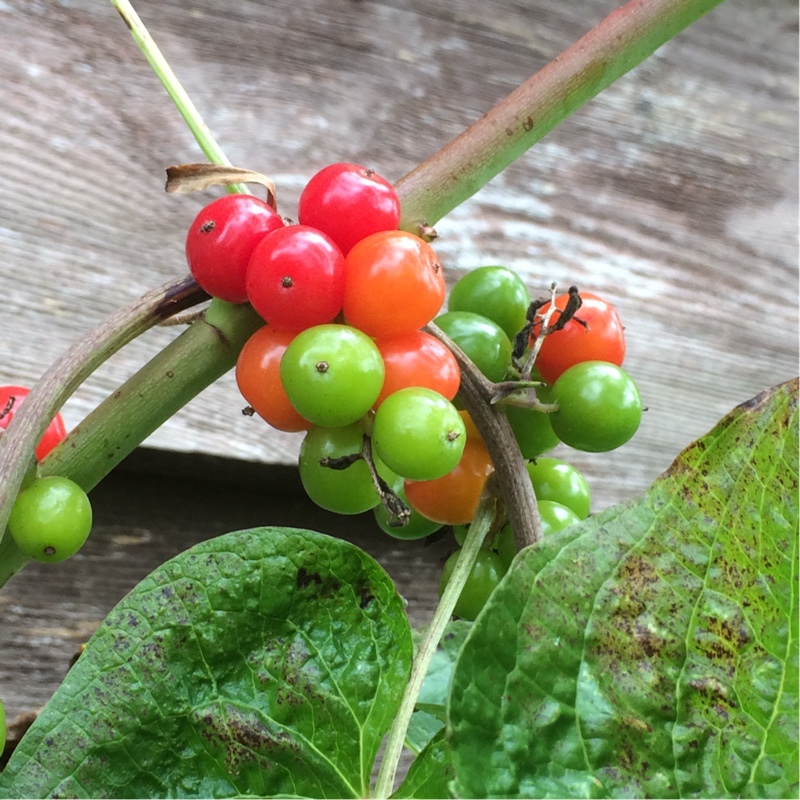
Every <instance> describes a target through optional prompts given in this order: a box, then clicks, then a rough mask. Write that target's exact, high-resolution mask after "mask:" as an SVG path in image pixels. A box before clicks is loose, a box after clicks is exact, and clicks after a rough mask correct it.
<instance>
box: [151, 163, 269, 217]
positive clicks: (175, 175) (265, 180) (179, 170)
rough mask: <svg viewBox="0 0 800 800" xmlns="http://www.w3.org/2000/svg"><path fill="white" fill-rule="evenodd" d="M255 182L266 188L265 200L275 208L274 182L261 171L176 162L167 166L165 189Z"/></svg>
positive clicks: (182, 191)
mask: <svg viewBox="0 0 800 800" xmlns="http://www.w3.org/2000/svg"><path fill="white" fill-rule="evenodd" d="M232 183H257V184H259V185H260V186H265V187H266V189H267V202H268V203H269V204H270V205H271V206H272V207H273V208H275V209H276V210H277V201H276V199H275V183H274V182H273V181H272V179H271V178H269V177H268V176H266V175H264V174H263V173H261V172H254V171H253V170H250V169H243V168H241V167H229V166H225V165H222V164H178V165H175V166H172V167H167V185H166V187H165V188H166V190H167V191H168V192H170V193H171V194H192V193H193V192H202V191H204V190H205V189H208V188H209V187H210V186H219V185H225V184H232Z"/></svg>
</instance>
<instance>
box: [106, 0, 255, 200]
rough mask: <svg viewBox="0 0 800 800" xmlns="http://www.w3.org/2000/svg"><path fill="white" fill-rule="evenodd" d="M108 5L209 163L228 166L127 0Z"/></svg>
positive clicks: (242, 189)
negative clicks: (120, 18)
mask: <svg viewBox="0 0 800 800" xmlns="http://www.w3.org/2000/svg"><path fill="white" fill-rule="evenodd" d="M110 2H111V5H112V6H114V8H115V9H116V10H117V12H118V13H119V15H120V16H121V17H122V20H123V22H124V23H125V24H126V25H127V26H128V30H130V32H131V36H133V40H134V41H135V42H136V44H138V45H139V49H140V50H141V51H142V53H144V56H145V58H146V59H147V61H148V62H149V63H150V66H151V67H152V69H153V72H154V73H155V74H156V77H157V78H158V79H159V80H160V81H161V85H162V86H163V87H164V88H165V89H166V90H167V94H168V95H169V96H170V98H171V99H172V102H173V103H175V106H176V107H177V109H178V111H180V113H181V116H182V117H183V119H184V122H185V123H186V125H187V126H188V128H189V130H190V131H191V132H192V135H193V136H194V138H195V141H196V142H197V144H198V145H199V146H200V149H201V150H202V151H203V154H204V155H205V157H206V158H207V159H208V160H209V161H210V162H211V163H212V164H224V165H225V166H228V167H229V166H231V162H230V161H228V158H227V156H226V155H225V153H223V152H222V148H221V147H220V146H219V144H218V143H217V140H216V139H215V138H214V136H213V135H212V133H211V131H210V130H209V128H208V125H206V123H205V122H204V121H203V118H202V116H201V115H200V112H199V111H198V110H197V107H196V106H195V104H194V103H193V102H192V99H191V98H190V97H189V95H188V94H187V92H186V90H185V89H184V88H183V85H182V84H181V82H180V81H179V80H178V76H177V75H176V74H175V73H174V72H173V71H172V67H170V65H169V63H168V62H167V59H166V58H164V55H163V53H162V52H161V50H160V49H159V47H158V45H157V44H156V43H155V40H154V39H153V37H152V36H151V35H150V32H149V31H148V30H147V28H146V26H145V24H144V23H143V22H142V20H141V18H140V17H139V15H138V14H137V13H136V9H134V7H133V6H132V5H131V3H130V1H129V0H110ZM228 191H229V192H231V193H234V194H249V193H250V190H249V189H248V188H247V186H245V185H244V184H243V183H234V184H230V185H229V186H228Z"/></svg>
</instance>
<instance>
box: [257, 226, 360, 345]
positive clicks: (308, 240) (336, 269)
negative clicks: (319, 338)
mask: <svg viewBox="0 0 800 800" xmlns="http://www.w3.org/2000/svg"><path fill="white" fill-rule="evenodd" d="M344 271H345V268H344V256H343V255H342V253H341V251H340V250H339V248H338V247H337V246H336V245H335V244H334V243H333V241H332V240H331V239H330V238H329V237H328V236H326V235H325V234H324V233H322V231H319V230H317V229H316V228H310V227H309V226H308V225H292V226H290V227H287V228H281V229H279V230H277V231H273V232H272V233H270V234H268V235H267V236H265V237H264V238H263V239H262V240H261V241H260V242H259V243H258V245H256V248H255V250H254V251H253V255H252V256H251V257H250V264H249V266H248V268H247V296H248V298H249V300H250V302H251V303H252V304H253V308H255V310H256V311H258V313H259V314H260V315H261V316H262V317H263V318H264V319H265V320H266V321H267V322H268V323H269V324H270V325H271V326H272V327H273V328H276V329H278V330H286V331H302V330H305V329H306V328H311V327H314V326H316V325H324V324H325V323H328V322H332V321H333V320H334V318H335V317H336V315H337V314H338V313H339V312H340V311H341V310H342V303H343V302H344Z"/></svg>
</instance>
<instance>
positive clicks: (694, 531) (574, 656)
mask: <svg viewBox="0 0 800 800" xmlns="http://www.w3.org/2000/svg"><path fill="white" fill-rule="evenodd" d="M797 401H798V386H797V381H796V380H795V381H791V382H789V383H786V384H783V385H781V386H778V387H776V388H774V389H772V390H770V391H768V392H764V393H763V394H761V395H759V396H758V397H756V398H754V399H753V400H751V401H749V402H748V403H745V404H744V405H742V406H739V407H738V408H736V409H734V410H733V411H732V412H731V413H730V414H729V415H728V416H726V417H725V418H724V419H723V420H722V421H721V422H720V423H719V424H718V425H717V426H716V427H715V428H714V429H713V430H712V431H711V432H710V433H708V434H707V435H706V436H704V437H703V438H702V439H701V440H699V441H698V442H696V443H694V444H692V445H690V446H689V447H688V448H687V449H686V450H684V452H683V453H681V455H680V456H679V457H678V458H677V460H676V461H675V463H674V464H673V466H672V467H671V468H670V469H669V470H668V471H667V472H666V473H665V474H664V475H663V476H661V477H660V478H659V479H658V480H657V481H656V482H655V483H654V484H653V486H652V487H651V488H650V489H649V490H648V491H647V492H645V493H644V494H643V495H642V496H640V497H638V498H635V499H634V500H632V501H630V502H627V503H624V504H622V505H619V506H616V507H615V508H611V509H608V510H607V511H605V512H603V513H601V514H598V515H597V516H595V517H592V518H590V519H588V520H586V521H585V522H583V523H581V524H578V525H574V526H572V527H571V528H569V529H567V530H566V531H563V532H562V533H560V534H557V535H555V536H553V537H549V538H547V539H546V540H545V541H544V542H543V543H542V545H540V546H538V547H533V548H529V549H528V550H526V551H524V552H523V553H521V554H520V555H519V556H518V557H517V559H516V560H515V562H514V564H513V565H512V567H511V569H510V571H509V573H508V575H507V576H506V577H505V579H504V580H503V582H502V583H501V585H500V586H499V588H498V590H497V591H496V592H495V593H494V595H493V596H492V598H491V599H490V601H489V603H488V604H487V606H486V608H485V609H484V611H483V612H482V614H481V615H480V616H479V618H478V619H477V620H476V621H475V623H474V626H473V629H472V631H471V632H470V634H469V636H468V638H467V641H466V643H465V645H464V647H463V649H462V651H461V653H460V655H459V658H458V661H457V662H456V668H455V672H454V675H453V686H452V691H451V695H450V704H449V708H448V714H449V718H448V725H449V730H450V737H449V745H450V750H451V753H452V755H453V764H454V766H455V770H456V781H455V787H456V791H457V792H458V796H460V797H497V796H502V797H544V796H557V797H687V796H692V797H761V796H766V797H796V796H797V792H798V737H797V730H798V580H797V563H798V509H797V504H798V445H797V441H798V436H797V431H798V414H797ZM487 764H491V765H492V766H491V769H489V768H487Z"/></svg>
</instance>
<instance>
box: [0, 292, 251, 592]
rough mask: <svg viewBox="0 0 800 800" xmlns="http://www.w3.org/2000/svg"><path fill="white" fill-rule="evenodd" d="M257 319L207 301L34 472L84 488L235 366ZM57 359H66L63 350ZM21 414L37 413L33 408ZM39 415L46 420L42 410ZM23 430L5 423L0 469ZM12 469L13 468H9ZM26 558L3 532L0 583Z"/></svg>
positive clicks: (241, 308) (242, 308) (10, 461)
mask: <svg viewBox="0 0 800 800" xmlns="http://www.w3.org/2000/svg"><path fill="white" fill-rule="evenodd" d="M261 325H263V320H262V319H261V318H260V317H258V315H257V314H256V313H255V312H254V311H253V309H252V308H251V307H250V306H247V305H231V304H229V303H222V302H221V301H214V302H212V303H211V305H210V306H209V308H208V309H207V310H206V311H205V312H204V313H203V315H202V316H201V317H199V318H198V319H197V320H196V321H195V322H193V323H192V325H191V326H190V327H189V328H187V329H186V330H185V331H184V332H183V333H182V334H181V335H180V336H179V337H178V338H177V339H175V340H174V341H173V342H171V343H170V344H169V345H167V347H165V348H164V349H163V350H162V351H161V352H160V353H158V354H157V355H156V356H155V357H154V358H153V359H152V360H151V361H149V362H148V363H147V364H145V365H144V367H142V368H141V369H140V370H139V371H138V372H137V373H136V374H135V375H133V376H132V377H131V378H130V379H129V380H128V381H126V383H124V384H123V385H122V386H121V387H120V388H119V389H117V391H115V392H114V393H113V394H112V395H111V396H110V397H108V398H107V399H106V400H104V401H103V402H102V403H101V404H100V405H99V406H98V407H97V408H96V409H95V410H94V411H92V413H91V414H89V416H88V417H86V419H85V420H83V422H81V424H80V425H78V427H76V428H75V429H73V430H72V431H71V432H70V434H69V436H68V437H67V439H65V440H64V441H63V442H62V443H61V444H60V445H58V447H56V448H54V449H53V450H52V451H51V452H50V453H49V454H48V456H47V458H46V459H45V460H44V461H42V463H41V465H40V467H39V474H40V475H42V476H46V475H64V476H66V477H68V478H70V479H72V480H74V481H75V482H76V483H77V484H79V485H80V486H82V487H83V488H84V489H85V490H86V491H89V490H90V489H91V488H92V487H94V486H96V485H97V484H98V483H99V482H100V481H101V480H102V479H103V478H104V477H105V476H106V475H107V474H108V473H109V472H110V471H111V470H112V469H114V467H116V466H117V465H118V464H119V463H120V462H121V461H122V460H123V459H124V458H125V457H126V456H128V455H129V454H130V453H131V452H132V451H133V450H134V449H135V448H136V447H138V445H139V444H140V443H141V442H142V441H143V440H144V439H146V438H147V437H148V436H149V435H150V434H151V433H153V431H155V430H156V429H157V428H158V427H159V426H160V425H162V424H163V423H164V422H166V420H168V419H169V418H170V417H171V416H172V415H173V414H175V412H177V411H178V410H179V409H181V408H182V407H183V406H184V405H185V404H186V403H187V402H189V400H191V399H192V398H193V397H195V396H196V395H197V394H199V393H200V392H201V391H202V390H203V389H205V388H206V387H207V386H209V385H210V384H211V383H213V382H214V381H215V380H217V379H218V378H219V377H221V376H222V375H224V374H225V373H226V372H228V370H230V369H231V368H232V367H233V366H234V365H235V363H236V358H237V356H238V354H239V351H240V350H241V348H242V346H243V345H244V343H245V342H246V341H247V339H248V338H249V337H250V336H251V335H252V334H253V333H254V332H255V331H256V330H257V329H258V328H259V327H260V326H261ZM63 361H67V359H66V357H65V359H63ZM56 369H58V367H57V368H56ZM53 374H54V373H49V374H48V383H47V384H46V385H47V386H49V385H51V384H52V383H53V381H52V375H53ZM34 392H37V394H38V395H39V396H45V395H46V393H45V392H44V390H42V389H40V388H39V387H38V386H37V387H34V390H32V391H31V393H30V394H29V395H28V397H27V398H26V400H25V404H23V405H21V406H20V410H19V411H18V412H17V413H16V415H15V417H14V420H13V421H14V422H16V421H17V417H19V416H21V415H22V411H23V409H24V408H25V407H26V406H28V404H29V403H30V402H31V398H34V399H36V395H34ZM31 405H32V404H31ZM29 416H30V417H31V418H35V419H41V418H42V417H41V414H40V413H38V412H35V411H33V412H30V413H29ZM45 418H46V419H50V417H48V416H47V415H45ZM29 430H30V428H29V426H28V425H27V423H24V420H23V425H18V426H16V432H12V431H11V425H9V428H8V431H6V435H8V434H12V435H11V436H9V438H8V441H5V437H4V441H3V445H4V447H3V448H2V450H0V470H2V469H3V468H4V465H11V466H13V465H16V464H19V463H20V461H19V459H18V458H16V454H17V452H18V450H17V447H18V445H17V441H21V440H22V439H23V438H25V439H26V440H28V439H30V436H29V435H26V431H29ZM34 441H35V438H34ZM9 442H10V444H11V449H10V450H9V451H6V448H5V445H8V444H9ZM14 459H16V460H14ZM23 463H27V461H25V462H23ZM12 474H14V475H16V470H14V471H13V473H12ZM12 487H13V484H12V483H8V485H7V486H6V485H5V484H4V485H2V489H1V490H2V491H3V492H5V493H6V494H9V495H10V496H11V497H12V498H13V497H14V496H15V495H16V490H14V491H13V493H12V492H11V491H10V489H11V488H12ZM17 488H18V487H17ZM10 510H11V503H10V502H7V501H6V502H4V503H2V504H0V513H3V512H5V514H4V518H3V522H2V525H3V527H4V526H5V524H6V521H7V515H8V514H9V513H10ZM26 562H27V559H26V558H25V557H24V556H22V554H21V553H20V551H19V549H18V548H17V547H16V545H15V544H14V541H13V539H12V538H11V537H10V536H5V537H4V538H3V540H2V541H0V586H3V585H4V584H5V582H6V581H7V580H8V579H9V578H10V577H11V576H12V575H14V573H15V572H17V571H18V570H19V568H20V567H22V566H24V564H25V563H26Z"/></svg>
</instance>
